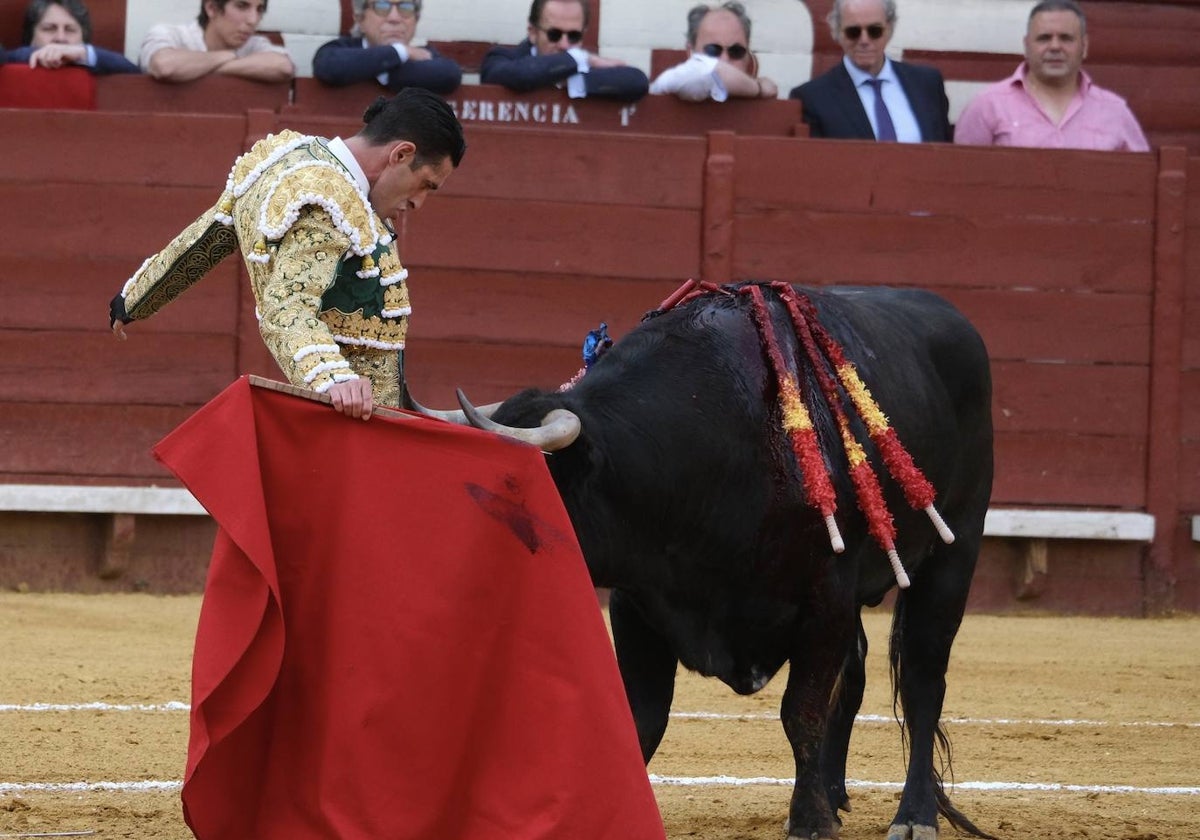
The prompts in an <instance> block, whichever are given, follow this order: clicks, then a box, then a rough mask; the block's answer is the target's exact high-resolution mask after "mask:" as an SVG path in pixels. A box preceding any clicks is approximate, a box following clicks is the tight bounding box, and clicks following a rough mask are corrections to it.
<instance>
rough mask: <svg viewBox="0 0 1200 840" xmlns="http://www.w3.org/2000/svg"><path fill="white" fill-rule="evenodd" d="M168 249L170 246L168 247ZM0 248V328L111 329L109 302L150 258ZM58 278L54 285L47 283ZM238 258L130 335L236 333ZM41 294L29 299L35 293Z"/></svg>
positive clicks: (141, 324)
mask: <svg viewBox="0 0 1200 840" xmlns="http://www.w3.org/2000/svg"><path fill="white" fill-rule="evenodd" d="M164 244H165V243H164ZM2 250H3V249H0V265H3V270H0V300H3V301H4V302H5V303H4V306H3V307H0V329H5V328H7V329H42V330H47V329H74V330H92V331H103V332H106V333H107V330H108V303H109V301H110V300H112V298H113V297H114V296H115V295H116V294H117V293H118V292H120V291H121V287H122V286H123V285H124V284H125V281H126V280H128V279H129V276H130V275H131V274H132V273H133V272H134V271H135V270H136V269H137V267H138V266H140V265H141V262H142V260H143V259H144V258H145V257H146V256H149V254H148V253H147V254H144V255H142V256H140V257H136V256H132V257H131V256H118V257H107V258H104V259H96V258H93V257H92V256H90V255H88V254H63V253H62V252H56V253H54V254H50V255H47V256H45V257H43V256H40V255H33V254H16V255H9V254H4V253H3V252H2ZM47 277H54V278H56V281H55V282H53V283H47V282H44V279H45V278H47ZM241 282H242V281H241V275H240V272H239V267H238V258H237V257H230V258H229V259H227V260H226V261H225V262H223V263H221V264H220V265H218V266H217V267H216V268H214V269H213V270H212V271H211V272H209V274H208V275H206V276H205V277H204V279H203V280H201V281H199V282H197V283H196V284H195V285H194V286H192V288H190V289H188V290H187V292H185V293H184V294H183V295H182V296H181V297H180V298H179V299H178V300H177V301H174V302H172V303H171V304H170V305H169V306H166V307H164V308H163V309H161V310H160V311H159V312H158V313H156V314H155V315H154V317H153V318H151V319H149V320H146V321H142V322H139V323H137V324H134V325H133V326H131V327H128V330H129V331H130V335H131V336H133V335H138V334H140V333H143V332H145V333H160V332H193V333H227V334H230V335H232V334H233V333H234V332H235V331H236V330H237V301H238V288H239V284H240V283H241ZM34 287H36V288H37V294H30V289H31V288H34Z"/></svg>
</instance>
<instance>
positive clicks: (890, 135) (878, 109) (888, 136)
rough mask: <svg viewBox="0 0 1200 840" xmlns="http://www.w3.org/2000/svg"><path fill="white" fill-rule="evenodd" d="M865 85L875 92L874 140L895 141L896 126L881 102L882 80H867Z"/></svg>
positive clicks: (885, 106)
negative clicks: (876, 135)
mask: <svg viewBox="0 0 1200 840" xmlns="http://www.w3.org/2000/svg"><path fill="white" fill-rule="evenodd" d="M867 84H869V85H870V86H871V89H872V90H874V91H875V126H876V134H878V135H879V136H878V137H876V138H875V139H876V140H891V141H893V142H894V141H895V140H896V126H895V125H894V124H893V123H892V115H891V112H889V111H888V109H887V105H885V104H884V102H883V79H867Z"/></svg>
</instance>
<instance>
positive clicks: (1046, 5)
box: [1029, 0, 1087, 35]
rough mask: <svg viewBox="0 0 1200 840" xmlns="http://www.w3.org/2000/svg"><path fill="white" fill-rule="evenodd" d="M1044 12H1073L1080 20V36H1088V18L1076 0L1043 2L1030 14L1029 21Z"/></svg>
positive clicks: (1047, 0)
mask: <svg viewBox="0 0 1200 840" xmlns="http://www.w3.org/2000/svg"><path fill="white" fill-rule="evenodd" d="M1042 12H1073V13H1074V14H1075V17H1077V18H1079V34H1080V35H1087V18H1085V17H1084V16H1083V7H1082V6H1080V5H1079V4H1078V3H1076V2H1075V0H1041V2H1040V3H1038V4H1037V5H1036V6H1034V7H1033V9H1032V10H1030V12H1029V20H1031V21H1032V20H1033V16H1034V15H1039V14H1041V13H1042Z"/></svg>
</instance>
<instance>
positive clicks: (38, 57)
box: [29, 44, 87, 70]
mask: <svg viewBox="0 0 1200 840" xmlns="http://www.w3.org/2000/svg"><path fill="white" fill-rule="evenodd" d="M86 60H87V47H85V46H84V45H83V44H47V45H46V46H44V47H42V48H41V49H39V50H34V51H33V53H32V54H30V56H29V66H30V67H37V66H39V65H41V66H42V67H49V68H50V69H52V70H53V69H57V68H59V67H63V66H66V65H71V64H83V63H84V62H85V61H86Z"/></svg>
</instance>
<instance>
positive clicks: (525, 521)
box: [465, 476, 561, 554]
mask: <svg viewBox="0 0 1200 840" xmlns="http://www.w3.org/2000/svg"><path fill="white" fill-rule="evenodd" d="M465 487H466V489H467V494H468V495H469V496H470V497H471V498H472V499H473V500H474V501H475V504H477V505H479V509H480V510H482V511H483V512H484V513H486V514H487V515H488V516H490V517H491V518H492V519H495V520H496V521H497V522H499V523H501V524H502V525H504V526H505V527H506V528H508V530H510V531H512V533H513V536H515V537H516V538H517V539H518V540H520V541H521V543H522V544H524V546H525V547H526V548H527V549H529V553H530V554H535V553H536V552H537V550H538V549H539V548H541V547H542V544H543V543H544V542H545V541H546V539H547V538H550V539H561V535H560V534H558V533H557V531H556V530H555V529H554V528H552V527H550V526H548V525H547V524H546V523H545V522H543V521H542V520H541V519H538V518H537V517H536V516H534V515H533V514H532V513H530V512H529V510H528V509H526V507H525V500H524V498H523V497H522V493H521V491H520V487H519V485H518V483H517V481H516V480H515V479H514V478H513V477H512V476H508V477H506V478H505V480H504V494H501V493H498V492H496V491H495V490H489V489H488V488H486V487H481V486H480V485H478V484H473V483H467V484H466V485H465Z"/></svg>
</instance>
